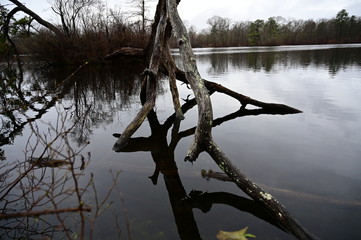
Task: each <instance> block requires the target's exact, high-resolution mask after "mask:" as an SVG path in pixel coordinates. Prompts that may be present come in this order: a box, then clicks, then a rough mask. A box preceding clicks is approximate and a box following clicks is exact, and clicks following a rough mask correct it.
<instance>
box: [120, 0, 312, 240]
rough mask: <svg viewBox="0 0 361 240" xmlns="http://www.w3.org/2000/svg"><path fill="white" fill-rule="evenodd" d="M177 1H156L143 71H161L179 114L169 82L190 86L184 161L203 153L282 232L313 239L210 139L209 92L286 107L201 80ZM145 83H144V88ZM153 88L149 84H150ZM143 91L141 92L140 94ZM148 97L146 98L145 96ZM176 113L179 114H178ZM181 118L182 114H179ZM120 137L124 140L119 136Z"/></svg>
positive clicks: (153, 74)
mask: <svg viewBox="0 0 361 240" xmlns="http://www.w3.org/2000/svg"><path fill="white" fill-rule="evenodd" d="M178 3H179V1H177V0H159V2H158V6H157V12H156V16H155V23H154V25H153V30H152V33H153V34H152V36H151V38H150V45H149V47H148V49H147V53H148V54H147V56H150V57H149V69H147V70H146V71H145V74H146V75H147V78H146V80H145V81H147V82H148V84H149V81H152V82H153V81H156V80H157V78H158V73H159V71H161V70H163V71H164V72H166V73H167V74H168V76H169V77H170V82H171V91H172V93H174V94H173V102H174V106H175V109H176V112H177V111H180V108H179V101H178V100H177V98H178V93H177V90H176V88H175V89H174V87H175V85H174V82H173V79H174V77H175V76H177V77H178V78H183V80H184V81H186V82H187V83H189V84H190V85H191V88H192V90H193V93H194V95H195V98H196V101H197V105H198V125H197V127H196V130H195V134H194V139H193V142H192V144H191V146H190V148H189V150H188V152H187V154H186V157H185V159H186V160H187V161H195V160H196V159H197V157H198V156H199V154H200V153H201V152H203V151H205V152H207V153H208V154H209V155H210V156H211V157H212V158H213V159H214V161H215V162H216V163H217V164H218V166H219V167H220V168H221V169H222V170H223V171H224V172H225V173H226V174H227V175H228V176H229V177H230V178H231V179H232V180H233V182H234V183H235V184H236V185H237V186H238V187H239V188H240V189H242V190H243V191H244V192H245V193H246V194H247V195H248V196H250V197H251V198H252V199H254V200H255V201H257V202H259V203H260V204H261V205H262V206H263V207H264V208H265V209H266V210H267V211H268V212H270V214H271V215H272V216H273V218H274V219H276V220H277V221H278V222H279V223H280V224H281V225H282V226H283V227H284V229H285V230H286V231H288V232H290V233H291V234H293V235H294V236H296V237H297V238H299V239H314V237H313V236H312V235H311V234H309V233H308V232H307V231H306V230H305V229H304V228H303V227H302V226H301V225H299V224H298V223H297V222H296V221H295V220H294V219H293V218H292V217H291V216H290V214H289V213H288V212H287V210H286V209H285V208H284V207H283V206H282V204H280V203H279V202H278V201H277V200H276V199H274V198H273V196H271V195H270V194H268V193H266V192H265V191H264V190H263V189H261V188H260V187H258V186H257V185H256V184H254V183H253V182H252V181H250V180H249V179H248V178H247V177H246V176H245V175H244V174H242V173H241V171H240V170H239V169H238V168H237V167H236V166H235V165H233V163H232V162H231V161H230V160H229V159H228V158H227V157H226V155H225V154H224V153H223V151H222V150H221V149H220V148H219V147H218V146H217V144H216V143H215V141H214V140H213V138H212V124H213V111H212V103H211V99H210V95H209V89H213V91H219V92H222V93H225V94H227V95H230V96H232V97H234V98H236V99H238V100H239V101H240V103H241V105H242V107H243V108H244V107H245V106H246V105H247V104H254V105H256V106H260V107H262V108H266V109H267V108H269V109H270V108H281V109H282V108H287V107H288V106H285V105H279V106H275V105H274V104H264V103H262V102H259V101H257V100H254V99H251V98H249V97H246V96H244V95H241V94H238V93H235V92H233V91H231V90H229V89H226V88H224V87H222V86H220V85H217V84H215V83H210V82H207V81H204V80H203V79H202V78H201V76H200V74H199V72H198V70H197V64H196V60H195V56H194V54H193V52H192V48H191V45H190V42H189V36H188V34H187V31H186V29H185V27H184V25H183V22H182V20H181V19H180V17H179V15H178V11H177V5H178ZM171 30H172V31H173V34H174V35H175V37H176V38H177V41H178V44H179V50H180V54H181V59H182V62H183V68H184V72H181V71H179V70H178V69H177V68H176V67H175V64H174V62H173V59H172V58H171V56H170V53H169V46H168V41H169V38H170V36H169V33H170V31H171ZM145 85H146V84H144V86H145ZM151 86H153V84H152V85H151ZM146 90H147V91H146V92H147V94H146V97H145V99H148V100H147V101H149V100H150V99H151V104H150V105H147V101H146V104H144V107H143V109H142V110H141V111H140V113H139V114H138V115H137V117H136V118H135V119H134V121H133V122H132V123H131V124H130V125H129V126H128V127H127V128H126V130H125V131H124V132H123V134H122V135H121V136H120V138H119V139H118V140H117V142H116V143H115V145H114V147H113V149H114V150H115V151H120V150H121V149H122V148H123V147H124V146H125V145H126V143H127V141H128V140H129V138H130V136H131V135H132V134H133V133H134V131H135V130H136V129H137V128H138V127H139V126H140V124H141V122H143V120H144V119H145V117H146V114H147V113H149V109H150V107H151V106H154V98H155V97H154V96H155V89H154V88H147V89H146ZM143 92H145V91H143ZM149 96H150V97H149ZM288 110H290V112H300V111H299V110H297V109H293V108H291V109H288ZM178 113H179V112H178ZM181 116H183V115H181ZM123 136H124V137H123Z"/></svg>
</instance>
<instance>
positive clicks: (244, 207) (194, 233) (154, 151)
mask: <svg viewBox="0 0 361 240" xmlns="http://www.w3.org/2000/svg"><path fill="white" fill-rule="evenodd" d="M195 105H196V101H195V99H192V100H188V101H187V102H186V103H185V104H184V105H183V106H182V112H183V114H186V113H187V111H188V110H190V109H191V108H193V107H194V106H195ZM259 114H277V112H272V111H269V110H268V111H265V110H262V109H255V110H247V109H240V110H238V111H236V112H234V113H231V114H229V115H227V116H224V117H222V118H218V119H215V120H214V122H213V126H214V127H215V126H218V125H221V124H222V123H224V122H226V121H229V120H232V119H235V118H238V117H243V116H251V115H259ZM147 118H148V122H149V125H150V129H151V136H149V137H136V138H130V139H129V142H128V144H127V145H126V146H125V147H124V148H122V149H121V152H138V151H147V152H150V153H151V155H152V158H153V161H154V162H155V164H156V166H155V171H154V173H153V175H152V176H151V177H149V178H150V179H151V181H152V182H153V184H157V183H158V177H159V174H160V173H162V175H163V177H164V182H165V184H166V188H167V191H168V195H169V200H170V202H171V206H172V210H173V215H174V219H175V222H176V225H177V228H178V234H179V237H180V239H184V240H188V239H202V238H201V236H200V233H199V231H198V227H197V223H196V221H195V219H194V215H193V211H192V209H193V208H199V209H200V210H202V212H204V213H206V212H208V211H210V209H211V207H212V205H213V204H225V205H229V206H233V207H235V208H236V209H238V210H240V211H244V212H248V213H251V214H253V215H254V216H256V217H258V218H260V219H262V220H264V221H267V222H269V223H271V224H272V225H274V226H276V227H278V228H280V229H282V230H283V227H282V226H281V225H280V224H279V223H278V222H277V221H276V220H275V219H273V218H272V217H271V215H269V214H268V213H267V212H266V211H265V210H264V209H263V208H262V206H261V205H259V204H258V203H256V202H254V201H253V200H250V199H246V198H243V197H240V196H237V195H234V194H231V193H224V192H219V193H203V192H201V191H194V190H193V191H192V192H190V194H189V195H187V193H186V190H185V189H184V187H183V184H182V181H181V179H180V176H179V174H178V170H177V165H176V163H175V159H174V152H175V148H176V146H177V145H178V143H179V141H180V140H181V139H182V138H185V137H187V136H190V135H193V134H194V133H195V130H196V128H195V127H194V128H189V129H187V130H184V131H179V130H180V121H179V120H178V119H176V117H175V114H173V115H172V116H170V117H169V118H168V119H167V120H166V121H165V122H164V124H160V122H159V120H158V118H157V115H156V113H155V112H154V111H151V112H150V113H149V114H148V116H147ZM171 128H172V130H171V139H170V143H169V144H168V140H167V135H168V131H169V130H170V129H171ZM114 136H115V137H117V138H119V136H120V135H119V134H114Z"/></svg>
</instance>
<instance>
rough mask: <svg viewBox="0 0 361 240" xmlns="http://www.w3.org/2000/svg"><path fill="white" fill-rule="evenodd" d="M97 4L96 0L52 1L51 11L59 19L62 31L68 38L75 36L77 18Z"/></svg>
mask: <svg viewBox="0 0 361 240" xmlns="http://www.w3.org/2000/svg"><path fill="white" fill-rule="evenodd" d="M96 3H98V0H54V3H53V6H52V7H51V9H52V10H53V11H54V12H55V13H56V14H57V15H59V17H60V20H61V24H62V28H63V31H64V32H65V34H66V35H67V36H68V37H70V36H71V35H74V34H77V24H78V18H79V17H80V15H81V13H82V11H84V10H86V8H89V7H91V6H94V5H95V4H96Z"/></svg>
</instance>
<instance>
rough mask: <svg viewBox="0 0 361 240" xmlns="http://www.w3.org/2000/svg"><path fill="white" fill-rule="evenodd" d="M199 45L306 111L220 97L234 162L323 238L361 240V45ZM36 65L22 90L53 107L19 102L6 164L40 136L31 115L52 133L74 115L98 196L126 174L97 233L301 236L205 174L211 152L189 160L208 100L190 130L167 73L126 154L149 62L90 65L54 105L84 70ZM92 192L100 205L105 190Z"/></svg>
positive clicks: (222, 79)
mask: <svg viewBox="0 0 361 240" xmlns="http://www.w3.org/2000/svg"><path fill="white" fill-rule="evenodd" d="M195 53H196V54H197V63H198V68H199V71H200V73H201V75H202V77H203V78H205V79H207V80H210V81H214V82H217V83H219V84H222V85H224V86H226V87H228V88H230V89H232V90H234V91H237V92H239V93H242V94H245V95H247V96H250V97H252V98H255V99H258V100H260V101H264V102H275V103H283V104H287V105H290V106H292V107H295V108H298V109H300V110H302V111H303V113H300V114H293V115H267V114H257V115H255V114H252V115H249V116H242V117H235V114H233V115H231V116H230V114H232V113H235V112H237V111H238V110H239V108H240V106H239V103H238V101H235V100H233V99H231V98H229V97H227V96H225V95H222V94H219V93H214V94H213V95H212V103H213V110H214V118H215V119H217V121H219V122H222V123H221V124H220V125H218V126H216V127H214V129H213V135H214V139H215V141H216V142H217V144H218V145H219V146H220V147H221V148H222V149H223V150H224V152H225V153H226V154H227V156H228V157H229V158H230V159H231V160H232V161H233V162H234V164H236V165H237V166H238V167H239V168H240V169H241V171H242V172H244V173H245V174H246V175H247V176H248V177H249V178H250V179H252V180H253V181H255V182H256V183H258V184H260V185H261V186H262V187H263V188H265V189H266V190H267V191H269V192H270V193H271V194H272V195H273V196H275V197H276V198H277V199H278V200H279V201H280V202H281V203H283V204H284V205H285V207H286V208H287V209H288V210H289V211H290V212H291V214H292V215H293V216H294V217H295V218H296V219H297V220H298V221H299V222H300V223H301V224H302V225H303V226H305V227H306V228H307V229H308V230H309V231H310V232H312V233H314V234H315V235H317V236H319V237H320V238H321V239H358V237H359V228H360V227H361V224H360V223H361V175H360V172H361V161H360V156H361V124H360V122H361V106H360V102H361V94H360V91H361V78H360V76H361V45H360V44H354V45H321V46H319V45H314V46H283V47H258V48H257V47H256V48H221V49H219V48H217V49H195ZM175 56H176V58H178V57H177V53H175ZM178 60H179V59H178ZM28 68H29V69H26V71H25V72H24V75H25V80H24V81H23V82H21V84H22V87H23V89H26V90H27V91H28V92H29V94H30V95H32V96H34V94H37V95H42V94H43V95H42V96H45V95H46V96H45V97H44V98H42V100H41V99H38V100H37V102H36V101H35V103H34V104H33V105H34V106H37V107H38V108H42V107H44V108H45V106H46V110H45V111H44V113H42V114H40V115H39V112H37V111H36V110H34V109H37V108H34V109H23V110H21V109H20V108H17V109H16V110H15V111H13V113H14V115H16V118H17V119H18V120H17V121H16V123H17V124H13V122H12V121H9V119H11V118H10V117H9V114H8V113H6V114H5V111H3V112H2V116H1V118H2V124H3V125H2V132H1V134H2V135H1V141H2V142H1V145H2V146H1V149H2V151H3V152H4V154H3V157H4V158H6V160H4V161H16V160H23V159H24V149H26V146H27V145H26V143H27V142H28V139H29V136H31V130H30V127H29V124H27V119H29V118H36V120H34V123H37V124H38V127H39V129H40V130H39V131H44V132H46V131H47V130H46V129H48V126H49V124H52V125H55V124H56V122H57V121H58V119H59V118H58V115H59V112H60V113H64V112H68V113H69V115H68V118H67V121H66V125H71V124H73V123H76V124H75V128H74V129H73V131H72V135H71V136H72V137H71V144H72V146H73V147H74V148H80V147H81V146H84V144H86V143H88V142H89V144H88V145H87V146H86V148H85V149H84V152H85V153H84V155H86V153H88V156H90V157H89V159H90V162H89V164H88V165H87V167H86V168H85V170H84V176H83V177H82V178H81V180H80V183H81V184H83V183H86V182H87V179H89V177H90V173H93V174H94V182H95V183H96V186H97V189H98V194H99V195H102V194H103V196H104V195H105V194H106V192H107V189H108V188H109V186H110V185H111V183H112V176H111V172H110V169H111V171H112V172H113V173H114V172H116V171H121V173H120V175H119V179H118V181H117V186H118V189H119V192H116V191H114V194H113V195H111V200H112V201H113V204H112V206H111V207H109V209H108V210H107V211H105V212H104V213H103V214H102V215H101V216H100V217H99V218H98V219H97V220H96V222H95V224H96V225H95V226H96V231H94V238H95V239H97V238H100V237H101V238H102V239H115V238H116V236H117V235H118V233H119V231H118V230H119V229H120V230H121V234H120V236H121V237H122V238H121V239H127V238H128V235H129V232H128V231H127V230H126V229H127V228H126V226H127V224H128V226H129V228H130V235H131V239H198V238H202V239H215V236H216V234H217V231H218V230H225V231H235V230H239V229H241V228H244V227H246V226H248V227H249V232H250V233H252V234H254V235H256V236H257V238H259V239H294V238H293V237H292V236H290V235H289V234H287V233H284V232H283V231H282V230H280V229H278V228H277V227H275V226H274V225H272V221H271V222H269V221H267V218H266V217H265V215H264V213H262V212H261V213H259V210H258V207H257V205H254V203H253V202H252V201H251V200H249V198H248V197H247V196H246V195H245V194H243V193H242V192H241V191H240V190H239V189H238V188H237V187H236V186H235V185H234V184H232V183H227V182H220V181H217V180H215V179H210V180H209V181H207V180H205V179H203V178H202V177H201V170H202V169H206V170H209V169H212V170H214V171H219V169H218V167H217V166H216V164H215V163H214V162H213V160H212V159H211V158H210V157H209V156H208V155H207V154H204V153H202V154H201V155H200V157H199V159H198V160H197V161H196V162H195V163H193V164H190V163H188V162H184V161H183V159H184V156H185V154H186V151H187V149H188V147H189V145H190V143H191V141H192V137H193V136H192V128H193V127H195V125H196V122H197V107H196V106H194V105H192V103H191V102H190V101H188V102H187V103H186V104H188V105H189V110H187V112H186V114H185V117H186V119H185V120H184V121H182V122H181V124H180V126H179V127H177V126H176V125H174V124H173V123H174V122H173V121H172V117H171V116H172V114H173V110H172V109H173V108H172V105H171V96H170V93H169V90H168V83H167V81H165V80H164V81H162V84H160V86H159V89H158V91H159V96H158V98H157V105H156V108H155V111H154V112H153V113H152V114H151V116H149V118H148V119H147V120H146V121H145V122H144V124H143V125H142V126H141V127H140V129H139V130H138V131H137V132H136V133H135V134H134V136H133V139H132V141H131V143H129V145H128V147H127V148H126V149H125V150H124V152H122V153H115V152H113V151H112V150H111V149H112V146H113V144H114V143H115V141H116V138H114V137H113V136H112V134H113V133H121V132H122V131H123V130H124V128H125V127H126V126H127V125H128V124H129V123H130V122H131V120H132V119H133V118H134V117H135V115H136V114H137V112H138V110H139V109H140V107H141V104H140V100H139V97H138V95H139V87H140V81H139V79H138V77H137V76H138V75H139V74H140V73H141V72H142V70H143V69H142V67H141V66H139V67H137V66H135V65H134V64H132V65H124V64H119V65H117V66H115V67H99V68H94V67H92V68H91V69H89V68H88V69H83V71H81V72H80V73H79V74H78V75H77V76H76V79H75V80H74V81H71V82H69V86H68V87H64V88H63V89H62V90H63V91H62V92H63V95H61V96H59V100H58V101H56V102H54V104H53V105H51V104H47V103H46V102H47V101H48V102H50V101H51V97H53V96H52V95H51V90H54V89H55V88H56V87H57V86H58V85H59V84H60V83H62V82H63V80H64V79H65V78H66V77H67V76H68V75H69V74H70V73H71V72H72V71H74V70H72V69H71V70H64V69H62V70H61V71H58V72H57V71H53V70H44V69H42V70H41V71H39V70H34V69H33V68H32V67H28ZM178 86H179V90H180V96H181V98H182V99H192V97H193V95H192V93H191V91H190V90H189V89H187V88H186V86H185V85H180V84H179V85H178ZM7 91H8V92H7V93H4V94H3V95H4V96H7V97H9V98H10V97H11V98H12V99H13V102H14V106H16V104H15V103H16V102H17V101H15V100H18V99H17V97H14V96H15V95H16V91H15V90H14V91H13V92H11V91H10V90H7ZM44 92H47V94H44ZM60 98H61V99H60ZM26 99H28V101H29V102H30V100H31V99H33V100H36V99H35V98H34V97H31V96H29V97H26ZM44 99H45V100H44ZM19 101H20V100H19ZM8 102H9V100H8ZM183 103H185V102H183ZM7 106H8V105H7ZM14 108H15V107H14ZM64 108H65V109H64ZM247 108H248V109H249V110H256V109H255V107H251V106H248V107H247ZM225 116H228V117H227V120H225V119H226V118H223V117H225ZM38 118H39V119H38ZM222 119H223V120H225V121H223V120H222ZM156 166H157V167H156ZM158 171H159V176H158V177H157V172H158ZM149 176H153V177H152V178H151V179H150V178H148V177H149ZM83 179H84V180H83ZM88 199H89V200H88V202H87V203H88V204H90V205H92V204H94V201H93V200H92V199H93V198H91V197H90V196H89V197H88ZM125 209H126V210H125ZM49 221H50V220H49ZM117 222H118V227H116V226H117V224H116V223H117ZM0 231H1V230H0Z"/></svg>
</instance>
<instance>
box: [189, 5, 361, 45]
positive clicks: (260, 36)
mask: <svg viewBox="0 0 361 240" xmlns="http://www.w3.org/2000/svg"><path fill="white" fill-rule="evenodd" d="M207 24H208V25H209V28H208V29H203V30H202V31H200V32H197V31H196V30H195V27H194V26H191V27H190V28H189V34H190V37H191V41H192V46H193V47H235V46H274V45H296V44H334V43H359V42H361V18H360V17H356V16H354V15H352V16H349V13H348V12H347V11H346V10H345V9H342V10H341V11H339V12H338V13H337V15H336V16H335V17H334V18H331V19H320V20H316V21H315V20H313V19H309V20H286V19H284V18H282V17H270V18H268V20H266V21H265V20H261V19H257V20H255V21H253V22H252V21H246V22H244V21H240V22H234V23H232V21H231V20H230V19H229V18H224V17H220V16H213V17H212V18H210V19H208V21H207Z"/></svg>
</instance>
